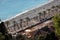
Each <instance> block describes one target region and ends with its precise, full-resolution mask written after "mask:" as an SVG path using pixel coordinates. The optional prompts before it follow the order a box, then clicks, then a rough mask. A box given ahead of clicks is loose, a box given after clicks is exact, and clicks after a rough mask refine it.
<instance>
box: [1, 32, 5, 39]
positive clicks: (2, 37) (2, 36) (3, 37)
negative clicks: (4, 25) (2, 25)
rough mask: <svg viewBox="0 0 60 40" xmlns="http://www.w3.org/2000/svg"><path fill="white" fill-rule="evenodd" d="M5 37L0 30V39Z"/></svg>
mask: <svg viewBox="0 0 60 40" xmlns="http://www.w3.org/2000/svg"><path fill="white" fill-rule="evenodd" d="M4 39H5V36H4V35H2V33H1V32H0V40H4Z"/></svg>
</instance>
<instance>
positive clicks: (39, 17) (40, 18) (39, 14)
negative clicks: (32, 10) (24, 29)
mask: <svg viewBox="0 0 60 40" xmlns="http://www.w3.org/2000/svg"><path fill="white" fill-rule="evenodd" d="M38 14H39V20H41V14H42V13H41V12H40V13H38Z"/></svg>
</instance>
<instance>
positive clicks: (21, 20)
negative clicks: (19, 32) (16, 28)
mask: <svg viewBox="0 0 60 40" xmlns="http://www.w3.org/2000/svg"><path fill="white" fill-rule="evenodd" d="M22 22H23V19H20V27H21V28H22Z"/></svg>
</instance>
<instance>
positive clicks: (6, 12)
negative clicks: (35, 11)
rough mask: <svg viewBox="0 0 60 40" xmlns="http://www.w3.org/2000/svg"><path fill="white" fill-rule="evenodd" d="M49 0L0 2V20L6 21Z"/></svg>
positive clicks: (7, 0) (6, 0) (10, 0)
mask: <svg viewBox="0 0 60 40" xmlns="http://www.w3.org/2000/svg"><path fill="white" fill-rule="evenodd" d="M46 2H48V0H0V19H2V20H6V19H8V18H10V17H12V16H15V15H17V14H19V13H21V12H23V11H25V10H26V9H30V8H32V7H36V6H37V5H41V4H43V3H46Z"/></svg>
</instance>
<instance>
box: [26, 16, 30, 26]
mask: <svg viewBox="0 0 60 40" xmlns="http://www.w3.org/2000/svg"><path fill="white" fill-rule="evenodd" d="M26 21H27V25H28V23H29V21H30V18H29V17H26Z"/></svg>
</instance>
